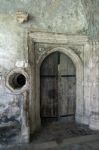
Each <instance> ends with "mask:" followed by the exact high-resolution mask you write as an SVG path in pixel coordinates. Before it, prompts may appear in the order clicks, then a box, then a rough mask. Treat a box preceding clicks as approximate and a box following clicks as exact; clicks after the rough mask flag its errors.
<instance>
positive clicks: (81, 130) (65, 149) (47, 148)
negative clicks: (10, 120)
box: [0, 122, 99, 150]
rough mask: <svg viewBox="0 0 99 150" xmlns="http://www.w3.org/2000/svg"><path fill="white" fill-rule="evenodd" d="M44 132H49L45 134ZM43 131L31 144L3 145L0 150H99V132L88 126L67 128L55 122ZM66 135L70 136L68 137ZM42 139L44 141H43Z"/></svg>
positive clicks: (69, 126)
mask: <svg viewBox="0 0 99 150" xmlns="http://www.w3.org/2000/svg"><path fill="white" fill-rule="evenodd" d="M56 125H57V126H56ZM67 129H68V130H67ZM75 129H76V130H75ZM43 130H47V131H46V132H45V134H44V131H43ZM43 130H41V132H39V133H38V134H36V135H35V136H37V139H35V136H34V139H32V140H31V143H29V144H15V145H11V144H6V145H2V144H1V145H0V150H99V132H96V131H92V130H90V129H88V127H86V126H81V125H77V124H72V125H71V124H68V125H67V126H66V124H64V123H62V124H59V123H57V124H56V123H55V122H54V123H52V124H50V125H48V126H46V128H44V129H43ZM52 131H54V134H52ZM67 131H70V132H67ZM63 132H64V134H63ZM48 133H50V136H49V135H48ZM56 133H57V134H56ZM60 133H61V135H60ZM66 133H68V134H67V135H66ZM64 135H65V136H64ZM59 137H60V138H59ZM42 138H44V139H43V140H42ZM46 138H47V140H46ZM53 138H54V139H53Z"/></svg>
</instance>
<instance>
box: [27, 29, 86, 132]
mask: <svg viewBox="0 0 99 150" xmlns="http://www.w3.org/2000/svg"><path fill="white" fill-rule="evenodd" d="M28 40H29V45H28V47H29V51H28V52H29V56H30V57H29V58H28V59H29V63H30V67H31V94H30V97H32V98H30V101H31V102H30V128H31V132H32V133H33V132H34V131H35V130H36V129H38V128H39V127H40V126H41V119H40V66H41V64H42V62H43V60H44V59H45V58H46V57H47V56H48V55H50V54H51V53H53V52H56V51H59V52H61V53H63V54H65V55H67V56H68V57H69V58H70V59H71V60H72V62H73V63H74V65H75V68H76V113H75V120H76V121H77V122H79V123H85V121H84V88H83V81H84V72H83V71H84V70H83V62H82V60H81V58H80V57H79V56H78V55H77V54H76V53H75V51H74V50H73V49H72V48H70V46H71V44H72V45H76V46H77V45H80V46H82V47H83V48H84V47H85V45H86V43H87V42H88V38H87V37H86V36H81V35H67V36H66V35H63V34H55V33H42V32H33V33H29V37H28ZM35 43H52V44H60V45H62V44H65V45H68V46H66V48H64V47H62V46H58V47H55V48H51V49H46V50H43V49H42V50H41V49H39V50H38V51H37V50H35ZM36 53H37V55H38V56H37V57H36Z"/></svg>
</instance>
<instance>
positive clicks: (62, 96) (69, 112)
mask: <svg viewBox="0 0 99 150" xmlns="http://www.w3.org/2000/svg"><path fill="white" fill-rule="evenodd" d="M58 99H59V100H58V102H59V115H60V116H59V117H65V119H67V120H73V119H74V117H75V102H76V70H75V66H74V64H73V62H72V61H71V59H70V58H69V57H67V56H66V55H64V54H62V53H60V63H59V65H58Z"/></svg>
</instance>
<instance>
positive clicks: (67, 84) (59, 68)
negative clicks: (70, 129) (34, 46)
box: [40, 52, 76, 118]
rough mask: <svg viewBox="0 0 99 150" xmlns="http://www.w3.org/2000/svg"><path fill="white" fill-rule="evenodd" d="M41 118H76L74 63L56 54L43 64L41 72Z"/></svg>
mask: <svg viewBox="0 0 99 150" xmlns="http://www.w3.org/2000/svg"><path fill="white" fill-rule="evenodd" d="M40 81H41V82H40V85H41V86H40V87H41V91H40V94H41V95H40V97H41V117H48V118H49V117H52V118H53V117H58V118H60V117H68V116H73V117H74V116H75V99H76V85H75V84H76V78H75V67H74V64H73V62H72V61H71V60H70V58H69V57H67V56H66V55H64V54H62V53H60V52H55V53H52V54H51V55H49V56H48V57H47V58H46V59H45V60H44V61H43V63H42V65H41V70H40Z"/></svg>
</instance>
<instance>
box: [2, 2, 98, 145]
mask: <svg viewBox="0 0 99 150" xmlns="http://www.w3.org/2000/svg"><path fill="white" fill-rule="evenodd" d="M0 4H1V5H0V128H2V127H5V128H6V126H7V125H9V126H10V123H11V124H14V123H15V124H16V126H17V122H18V124H19V126H20V128H21V129H20V137H21V138H20V139H21V141H20V142H23V141H25V139H24V140H23V141H22V137H23V136H25V137H26V141H28V138H29V127H30V131H31V132H33V131H34V130H35V128H36V126H37V127H38V126H39V124H40V120H39V119H38V115H37V114H35V112H34V111H33V110H35V104H36V103H35V94H34V95H33V90H34V86H33V85H35V78H34V77H32V76H33V73H34V71H33V69H34V70H35V66H34V65H33V63H34V58H35V56H34V55H30V51H32V50H33V45H32V48H31V47H30V45H31V43H32V40H33V39H31V41H28V33H30V32H33V31H41V32H54V33H62V34H65V35H86V36H87V38H88V40H87V42H85V44H82V42H81V41H80V43H79V42H78V43H77V44H73V43H69V42H67V43H66V44H67V45H69V49H71V50H72V51H73V52H74V53H75V54H76V55H77V56H78V57H79V59H80V60H81V62H82V64H83V83H82V86H83V93H81V89H80V88H81V87H80V85H81V84H79V89H80V90H79V91H78V93H80V97H78V99H80V98H81V95H82V94H83V102H84V103H82V104H81V105H82V107H80V108H79V109H78V111H79V112H81V111H82V108H83V109H84V111H83V119H81V118H82V116H79V117H78V118H77V120H79V118H80V122H81V120H82V123H85V124H89V126H90V127H91V128H93V129H99V77H98V76H99V41H98V40H97V39H98V36H99V17H98V16H99V1H98V0H20V1H18V0H0ZM17 11H20V12H27V14H29V20H28V22H27V16H24V14H23V15H22V14H21V15H22V16H21V17H23V18H22V19H23V20H22V21H23V22H24V21H26V22H24V24H19V23H18V22H17V20H16V12H17ZM25 17H26V18H25ZM72 38H73V37H72ZM40 40H41V39H40ZM75 40H76V39H75ZM54 43H57V41H56V42H55V41H54ZM32 44H33V43H32ZM45 46H46V45H45ZM42 51H43V48H40V49H39V50H38V52H37V53H38V55H39V56H40V55H41V54H42ZM39 56H38V57H39ZM31 58H32V59H31ZM39 64H40V63H39ZM78 65H79V64H78ZM78 65H76V66H78ZM31 67H32V69H31ZM16 68H22V69H24V71H26V72H27V74H29V78H30V79H31V82H29V83H30V86H29V88H28V89H26V91H25V92H24V93H23V91H21V90H20V93H18V94H17V93H16V94H15V93H13V92H11V91H10V90H9V89H8V88H7V87H6V83H5V82H6V77H7V75H8V74H9V72H10V71H12V70H13V69H16ZM80 73H81V72H80ZM32 84H33V85H32ZM31 88H32V90H31ZM32 96H33V97H32ZM29 106H30V107H29ZM37 111H38V112H39V110H37ZM28 120H29V122H28ZM35 120H36V122H35ZM24 129H25V130H24ZM26 141H25V142H26Z"/></svg>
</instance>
